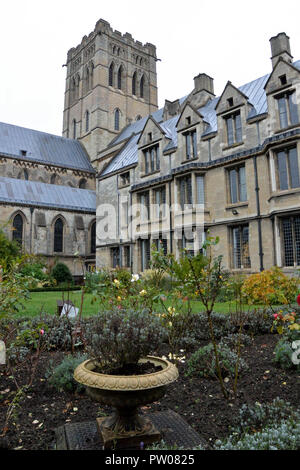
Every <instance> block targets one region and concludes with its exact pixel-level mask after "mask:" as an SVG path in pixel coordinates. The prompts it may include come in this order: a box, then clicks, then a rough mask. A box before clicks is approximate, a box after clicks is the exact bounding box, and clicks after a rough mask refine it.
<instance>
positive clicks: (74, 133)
mask: <svg viewBox="0 0 300 470" xmlns="http://www.w3.org/2000/svg"><path fill="white" fill-rule="evenodd" d="M73 139H76V120H75V119H73Z"/></svg>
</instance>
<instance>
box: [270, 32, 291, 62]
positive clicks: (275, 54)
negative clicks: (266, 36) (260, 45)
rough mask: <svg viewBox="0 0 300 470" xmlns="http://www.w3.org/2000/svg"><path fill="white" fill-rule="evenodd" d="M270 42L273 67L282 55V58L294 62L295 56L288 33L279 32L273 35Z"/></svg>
mask: <svg viewBox="0 0 300 470" xmlns="http://www.w3.org/2000/svg"><path fill="white" fill-rule="evenodd" d="M270 43H271V51H272V57H271V59H272V66H273V69H274V67H275V65H276V64H277V62H278V60H279V58H280V57H282V59H284V60H285V61H286V62H289V63H292V61H293V56H292V54H291V47H290V38H289V37H288V36H287V35H286V33H279V34H277V36H273V37H272V38H271V39H270Z"/></svg>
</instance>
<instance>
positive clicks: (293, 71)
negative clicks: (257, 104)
mask: <svg viewBox="0 0 300 470" xmlns="http://www.w3.org/2000/svg"><path fill="white" fill-rule="evenodd" d="M297 88H298V89H300V71H299V70H298V69H297V68H296V67H294V66H293V65H292V64H291V63H289V62H287V61H286V60H284V59H283V58H282V57H279V59H278V61H277V63H276V65H275V67H274V69H273V72H272V73H271V75H270V77H269V79H268V81H267V83H266V85H265V91H266V95H267V100H268V110H269V117H270V120H271V123H272V128H273V131H274V132H275V133H276V132H282V130H284V129H289V128H290V127H295V126H297V125H299V106H298V103H297V101H298V102H299V100H297V98H296V94H297Z"/></svg>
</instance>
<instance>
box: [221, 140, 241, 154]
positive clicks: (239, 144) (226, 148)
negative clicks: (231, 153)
mask: <svg viewBox="0 0 300 470" xmlns="http://www.w3.org/2000/svg"><path fill="white" fill-rule="evenodd" d="M242 145H244V142H237V143H236V144H232V145H228V146H227V147H224V148H223V149H222V152H225V151H226V150H231V149H235V148H236V147H241V146H242Z"/></svg>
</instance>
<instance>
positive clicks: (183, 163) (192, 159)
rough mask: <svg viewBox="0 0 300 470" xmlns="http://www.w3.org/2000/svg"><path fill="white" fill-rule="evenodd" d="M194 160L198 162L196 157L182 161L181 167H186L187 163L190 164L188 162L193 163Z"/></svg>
mask: <svg viewBox="0 0 300 470" xmlns="http://www.w3.org/2000/svg"><path fill="white" fill-rule="evenodd" d="M195 160H198V156H197V157H193V158H189V159H187V160H183V161H182V162H181V165H186V164H187V163H190V162H194V161H195Z"/></svg>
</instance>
